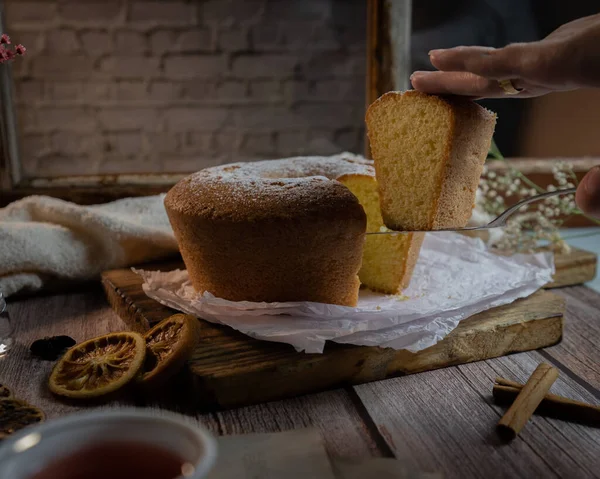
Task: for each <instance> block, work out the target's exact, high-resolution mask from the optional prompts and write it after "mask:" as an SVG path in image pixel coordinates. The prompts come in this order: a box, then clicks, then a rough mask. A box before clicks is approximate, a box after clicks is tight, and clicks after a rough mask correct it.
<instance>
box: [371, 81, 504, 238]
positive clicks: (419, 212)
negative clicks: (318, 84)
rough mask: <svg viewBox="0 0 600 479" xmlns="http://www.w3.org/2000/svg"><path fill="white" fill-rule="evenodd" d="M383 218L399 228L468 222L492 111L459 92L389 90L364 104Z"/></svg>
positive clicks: (493, 119) (487, 144)
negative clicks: (436, 93) (458, 95)
mask: <svg viewBox="0 0 600 479" xmlns="http://www.w3.org/2000/svg"><path fill="white" fill-rule="evenodd" d="M366 124H367V134H368V137H369V141H370V144H371V152H372V155H373V159H374V161H375V171H376V177H377V181H378V185H379V194H380V204H381V212H382V219H383V222H384V224H385V225H386V226H387V227H388V228H390V229H392V230H396V231H418V230H437V229H445V228H462V227H464V226H466V224H467V222H468V220H469V218H470V216H471V213H472V209H473V205H474V201H475V193H476V191H477V186H478V184H479V179H480V176H481V172H482V169H483V164H484V162H485V159H486V157H487V153H488V151H489V147H490V144H491V140H492V136H493V133H494V128H495V124H496V115H495V114H494V113H492V112H490V111H488V110H486V109H485V108H483V107H481V106H480V105H477V104H476V103H474V102H472V101H470V100H468V99H464V98H446V97H438V96H434V95H428V94H425V93H421V92H417V91H414V90H410V91H407V92H404V93H402V92H388V93H386V94H384V95H382V96H381V97H380V98H379V99H377V100H376V101H375V102H373V104H371V106H370V107H369V108H368V110H367V115H366Z"/></svg>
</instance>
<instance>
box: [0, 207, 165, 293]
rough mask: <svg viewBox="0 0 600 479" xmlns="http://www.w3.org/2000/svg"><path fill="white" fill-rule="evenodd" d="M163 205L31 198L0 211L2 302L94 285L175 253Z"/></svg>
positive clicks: (0, 283) (0, 287) (0, 285)
mask: <svg viewBox="0 0 600 479" xmlns="http://www.w3.org/2000/svg"><path fill="white" fill-rule="evenodd" d="M163 199H164V195H157V196H148V197H142V198H126V199H123V200H118V201H114V202H112V203H106V204H102V205H93V206H81V205H76V204H74V203H69V202H67V201H63V200H59V199H56V198H50V197H46V196H30V197H27V198H24V199H22V200H19V201H16V202H14V203H11V204H10V205H8V206H7V207H6V208H0V290H1V291H3V293H4V295H5V296H6V297H7V296H10V295H12V294H15V293H17V292H20V291H22V290H30V291H31V290H33V291H35V290H39V289H41V288H43V287H44V285H45V284H46V283H47V282H49V281H52V280H55V279H61V280H89V279H95V278H97V277H98V276H99V275H100V273H101V272H102V271H104V270H108V269H112V268H121V267H126V266H129V265H134V264H138V263H142V262H144V261H150V260H155V259H160V258H163V257H167V256H169V255H172V254H174V253H176V252H177V242H176V241H175V237H174V236H173V232H172V230H171V226H170V224H169V220H168V218H167V214H166V212H165V209H164V206H163Z"/></svg>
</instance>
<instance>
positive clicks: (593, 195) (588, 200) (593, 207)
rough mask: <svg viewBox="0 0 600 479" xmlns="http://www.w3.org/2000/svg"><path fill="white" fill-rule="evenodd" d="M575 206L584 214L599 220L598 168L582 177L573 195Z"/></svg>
mask: <svg viewBox="0 0 600 479" xmlns="http://www.w3.org/2000/svg"><path fill="white" fill-rule="evenodd" d="M575 201H576V202H577V206H578V207H579V209H581V211H583V212H584V213H586V214H588V215H591V216H595V217H597V218H600V166H596V167H594V168H592V169H591V170H590V171H588V173H587V174H586V175H585V176H584V177H583V180H581V183H579V186H578V187H577V193H576V195H575Z"/></svg>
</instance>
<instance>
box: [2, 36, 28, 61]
mask: <svg viewBox="0 0 600 479" xmlns="http://www.w3.org/2000/svg"><path fill="white" fill-rule="evenodd" d="M8 45H10V37H9V36H8V35H7V34H6V33H4V34H2V35H1V36H0V64H1V63H6V62H8V61H10V60H13V59H14V58H15V57H16V56H17V55H25V52H26V51H27V49H26V48H25V47H24V46H23V45H21V44H18V45H17V46H16V47H15V49H14V50H9V48H8Z"/></svg>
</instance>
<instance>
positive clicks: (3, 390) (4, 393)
mask: <svg viewBox="0 0 600 479" xmlns="http://www.w3.org/2000/svg"><path fill="white" fill-rule="evenodd" d="M9 397H12V392H11V390H10V389H8V388H7V387H6V386H5V385H4V384H0V399H6V398H9Z"/></svg>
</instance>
